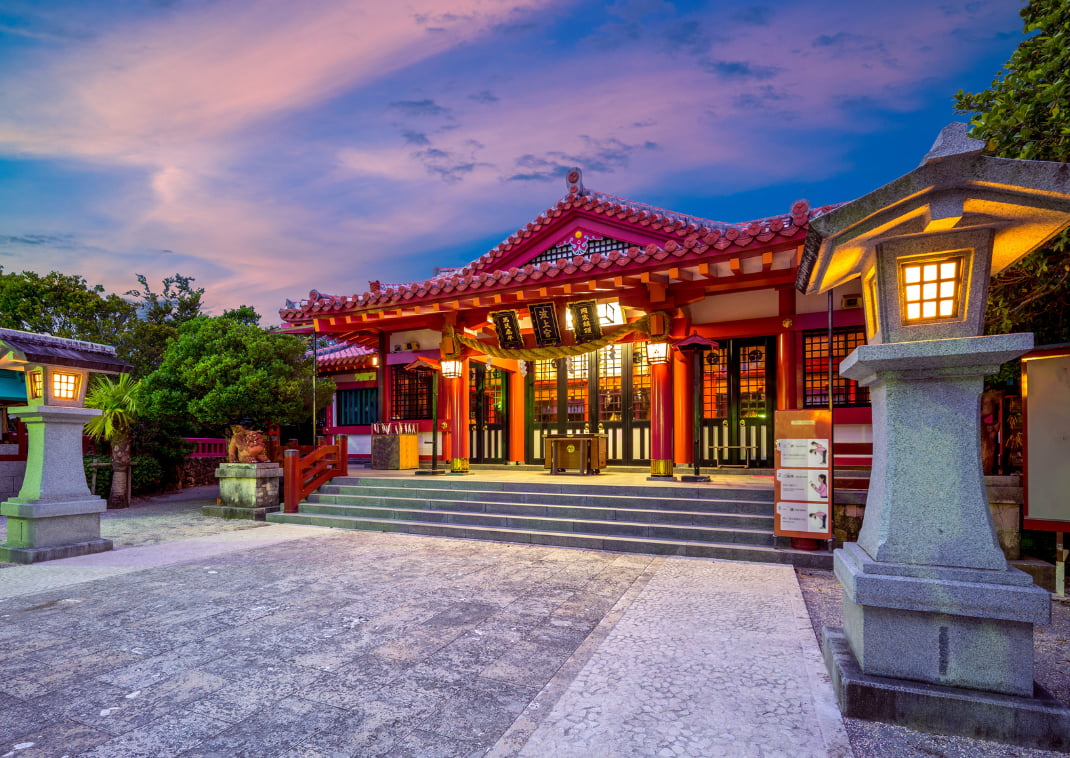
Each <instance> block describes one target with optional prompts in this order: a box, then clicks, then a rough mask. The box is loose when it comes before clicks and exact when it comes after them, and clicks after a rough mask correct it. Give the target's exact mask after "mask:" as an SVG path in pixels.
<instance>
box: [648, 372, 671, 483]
mask: <svg viewBox="0 0 1070 758" xmlns="http://www.w3.org/2000/svg"><path fill="white" fill-rule="evenodd" d="M671 360H672V351H669V356H668V361H666V362H665V363H651V364H650V388H651V395H650V400H651V402H650V476H651V477H657V478H662V477H667V478H672V475H673V452H672V451H673V414H674V411H673V402H672V399H673V393H672V390H673V386H672V369H671V365H672V364H671V363H669V361H671Z"/></svg>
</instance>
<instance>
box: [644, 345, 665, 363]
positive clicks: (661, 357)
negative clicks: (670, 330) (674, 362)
mask: <svg viewBox="0 0 1070 758" xmlns="http://www.w3.org/2000/svg"><path fill="white" fill-rule="evenodd" d="M646 357H647V360H648V361H650V362H651V363H668V362H669V343H668V342H648V343H646Z"/></svg>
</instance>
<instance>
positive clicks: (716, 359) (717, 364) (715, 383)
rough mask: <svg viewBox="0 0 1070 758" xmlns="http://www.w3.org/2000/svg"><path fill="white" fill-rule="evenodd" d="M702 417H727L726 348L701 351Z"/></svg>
mask: <svg viewBox="0 0 1070 758" xmlns="http://www.w3.org/2000/svg"><path fill="white" fill-rule="evenodd" d="M702 417H703V418H728V348H726V347H720V348H717V349H716V350H710V351H708V352H704V353H702Z"/></svg>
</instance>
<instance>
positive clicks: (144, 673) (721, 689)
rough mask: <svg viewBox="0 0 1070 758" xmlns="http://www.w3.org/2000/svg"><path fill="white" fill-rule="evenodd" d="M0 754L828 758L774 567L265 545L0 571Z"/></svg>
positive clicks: (812, 676) (806, 647)
mask: <svg viewBox="0 0 1070 758" xmlns="http://www.w3.org/2000/svg"><path fill="white" fill-rule="evenodd" d="M0 598H2V599H0V685H2V686H0V756H6V757H7V758H16V757H17V758H32V757H36V756H61V755H69V756H72V757H73V756H76V755H92V756H123V757H124V758H127V757H129V756H139V755H145V756H154V758H155V757H158V756H170V755H182V756H210V755H211V756H257V757H258V758H260V757H263V756H287V757H288V758H297V756H302V757H303V758H315V757H316V756H338V755H359V756H371V755H388V756H397V757H400V756H475V755H485V754H489V755H493V756H513V755H523V756H551V755H553V756H557V755H563V756H717V755H725V756H755V757H758V756H761V757H763V758H765V757H767V756H793V757H795V756H836V757H839V756H850V755H851V749H850V746H849V744H848V741H847V737H846V735H845V733H844V729H843V724H842V720H841V719H840V717H839V713H838V711H837V710H836V708H835V705H834V702H833V699H832V693H831V689H830V688H829V686H828V683H827V678H826V675H825V673H824V669H823V666H822V664H821V662H820V656H819V653H818V650H817V644H816V642H815V640H814V637H813V634H812V632H811V629H810V624H809V619H808V616H807V613H806V609H805V606H804V604H803V600H802V597H801V594H800V591H799V586H798V583H797V580H796V578H795V574H794V572H793V571H792V569H791V568H789V567H782V566H770V565H757V564H743V563H722V562H715V561H706V560H695V559H686V558H656V557H652V556H644V555H621V554H614V553H604V552H594V551H584V550H570V549H564V548H549V547H537V546H529V545H506V544H498V543H485V542H473V541H464V540H450V539H442V538H425V537H418V536H409V535H397V534H378V533H368V532H360V533H350V532H334V531H326V530H321V529H316V528H312V527H295V526H281V525H274V526H267V527H262V528H257V529H247V530H242V531H232V532H228V533H225V534H220V535H216V536H212V537H202V538H198V539H194V540H182V541H178V542H171V543H165V544H160V545H153V546H145V547H130V548H125V549H122V550H117V551H114V552H112V553H103V554H99V555H95V556H85V557H82V558H73V559H68V560H64V561H54V562H51V563H48V564H41V565H36V566H23V567H14V568H7V569H3V570H2V571H0Z"/></svg>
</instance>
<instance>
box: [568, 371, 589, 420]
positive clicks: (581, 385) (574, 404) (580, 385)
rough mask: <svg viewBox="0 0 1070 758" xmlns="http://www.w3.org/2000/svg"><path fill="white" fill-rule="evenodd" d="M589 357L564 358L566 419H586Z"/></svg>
mask: <svg viewBox="0 0 1070 758" xmlns="http://www.w3.org/2000/svg"><path fill="white" fill-rule="evenodd" d="M589 360H590V359H589V357H588V356H586V355H573V356H570V357H568V358H565V372H566V373H567V375H568V396H567V398H566V400H565V402H566V405H565V420H566V421H587V420H589V419H588V417H587V388H588V378H589V375H590V363H589Z"/></svg>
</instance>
